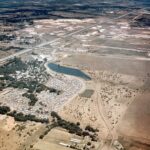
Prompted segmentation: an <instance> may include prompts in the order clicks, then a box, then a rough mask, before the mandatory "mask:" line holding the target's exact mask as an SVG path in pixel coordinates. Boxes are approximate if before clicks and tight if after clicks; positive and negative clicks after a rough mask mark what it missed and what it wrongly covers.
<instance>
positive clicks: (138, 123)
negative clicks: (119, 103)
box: [119, 92, 150, 144]
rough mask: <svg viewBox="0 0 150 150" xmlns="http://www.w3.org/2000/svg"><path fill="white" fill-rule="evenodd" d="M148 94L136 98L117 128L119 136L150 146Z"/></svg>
mask: <svg viewBox="0 0 150 150" xmlns="http://www.w3.org/2000/svg"><path fill="white" fill-rule="evenodd" d="M149 98H150V93H149V92H145V93H144V94H141V95H140V96H139V97H137V98H136V99H135V100H134V101H133V103H132V104H131V105H130V107H129V108H128V110H127V111H126V113H125V115H124V117H123V119H122V122H121V124H120V126H119V131H120V132H121V134H123V135H125V136H127V137H129V138H131V139H134V140H137V141H141V142H143V143H147V144H150V109H149V108H150V102H149Z"/></svg>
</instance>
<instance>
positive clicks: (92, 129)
mask: <svg viewBox="0 0 150 150" xmlns="http://www.w3.org/2000/svg"><path fill="white" fill-rule="evenodd" d="M85 130H87V131H90V132H99V130H98V129H94V128H93V127H91V126H89V125H87V126H86V127H85Z"/></svg>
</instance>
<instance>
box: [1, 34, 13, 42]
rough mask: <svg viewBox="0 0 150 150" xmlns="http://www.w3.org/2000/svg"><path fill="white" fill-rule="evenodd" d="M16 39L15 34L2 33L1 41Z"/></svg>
mask: <svg viewBox="0 0 150 150" xmlns="http://www.w3.org/2000/svg"><path fill="white" fill-rule="evenodd" d="M14 39H15V35H11V36H10V35H5V34H3V35H0V41H11V40H14Z"/></svg>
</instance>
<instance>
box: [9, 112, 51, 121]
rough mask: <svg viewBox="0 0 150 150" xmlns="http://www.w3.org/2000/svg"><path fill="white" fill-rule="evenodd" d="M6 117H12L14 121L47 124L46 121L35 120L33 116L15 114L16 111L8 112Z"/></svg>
mask: <svg viewBox="0 0 150 150" xmlns="http://www.w3.org/2000/svg"><path fill="white" fill-rule="evenodd" d="M7 115H9V116H12V117H14V119H15V120H16V121H22V122H26V121H28V120H29V121H35V122H41V123H49V120H48V119H41V118H37V117H36V116H35V115H30V114H29V115H24V114H23V113H17V112H16V111H13V112H10V113H8V114H7Z"/></svg>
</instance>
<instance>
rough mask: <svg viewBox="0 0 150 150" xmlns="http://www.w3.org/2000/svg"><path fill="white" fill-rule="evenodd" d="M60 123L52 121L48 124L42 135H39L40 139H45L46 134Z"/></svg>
mask: <svg viewBox="0 0 150 150" xmlns="http://www.w3.org/2000/svg"><path fill="white" fill-rule="evenodd" d="M57 126H58V125H57V124H56V123H52V124H51V125H47V126H46V130H45V131H44V133H43V134H42V135H40V136H39V138H40V139H43V138H44V136H46V135H47V134H48V133H49V132H50V131H51V130H52V129H53V128H55V127H57Z"/></svg>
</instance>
